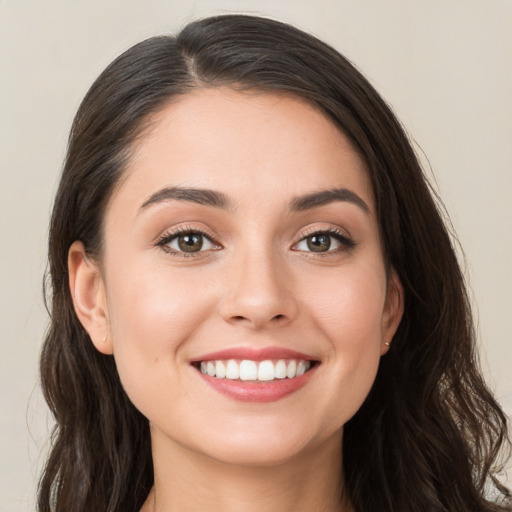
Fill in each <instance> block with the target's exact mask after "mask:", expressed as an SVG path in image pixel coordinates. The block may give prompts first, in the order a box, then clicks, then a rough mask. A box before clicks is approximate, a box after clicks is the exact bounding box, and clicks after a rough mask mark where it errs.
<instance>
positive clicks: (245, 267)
mask: <svg viewBox="0 0 512 512" xmlns="http://www.w3.org/2000/svg"><path fill="white" fill-rule="evenodd" d="M269 252H270V251H269ZM277 260H278V258H275V257H273V256H272V254H262V253H261V252H258V253H257V254H251V255H247V254H246V255H243V256H240V257H239V258H237V260H236V261H235V262H233V265H232V266H231V267H230V269H229V275H228V276H227V283H226V293H225V295H224V297H223V299H222V302H221V306H220V309H221V315H222V317H223V319H224V320H225V321H226V322H228V323H230V324H233V325H241V326H245V327H247V328H250V329H264V328H273V327H277V326H284V325H287V324H289V323H290V322H292V321H293V319H294V318H295V317H296V315H297V310H298V305H297V301H296V299H295V297H294V294H293V291H292V290H293V283H292V281H293V280H292V279H291V275H290V273H289V272H288V271H287V269H286V268H285V264H284V263H283V262H279V261H277Z"/></svg>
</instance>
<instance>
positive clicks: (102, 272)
mask: <svg viewBox="0 0 512 512" xmlns="http://www.w3.org/2000/svg"><path fill="white" fill-rule="evenodd" d="M152 121H153V122H152V124H151V128H150V129H149V130H148V131H147V132H146V133H145V134H144V135H143V137H142V138H141V139H140V140H139V142H138V145H137V147H136V151H135V153H134V156H133V158H132V159H131V161H130V163H129V165H128V169H127V171H126V174H125V176H124V177H123V179H122V181H121V182H120V183H119V184H118V186H117V188H116V190H115V191H114V194H113V195H112V197H111V199H110V202H109V204H108V207H107V211H106V215H105V219H104V222H105V243H104V251H103V255H102V261H101V262H94V261H92V260H91V259H90V258H89V257H87V256H86V255H85V252H84V248H83V246H82V244H81V243H80V242H75V244H73V246H72V247H71V249H70V252H69V270H70V288H71V292H72V295H73V299H74V303H75V309H76V311H77V314H78V316H79V318H80V320H81V322H82V323H83V325H84V327H85V328H86V329H87V331H88V332H89V334H90V336H91V339H92V342H93V343H94V344H95V346H96V347H97V349H98V350H99V351H101V352H103V353H105V354H113V355H114V357H115V360H116V364H117V367H118V371H119V374H120V377H121V380H122V383H123V386H124V387H125V389H126V392H127V394H128V396H129V397H130V399H131V400H132V401H133V403H134V404H135V405H136V407H137V408H139V410H140V411H141V412H142V413H143V414H144V415H145V416H146V417H147V418H148V419H149V421H150V425H151V437H152V447H153V459H154V466H155V486H154V489H153V490H152V492H151V494H150V496H149V497H148V501H147V503H146V506H145V509H147V510H159V511H178V510H187V511H196V510H201V511H203V512H204V511H205V510H224V511H236V510H244V511H253V510H254V511H256V510H258V511H259V510H262V509H265V510H279V511H283V512H286V511H291V510H294V511H302V510H304V511H306V510H308V511H310V510H325V511H334V510H338V511H339V510H344V511H348V510H351V508H350V504H349V503H348V502H347V501H346V500H344V499H343V498H340V497H339V489H340V488H342V486H343V475H342V472H341V442H342V436H343V425H344V424H345V423H346V422H347V421H348V420H349V419H350V418H351V417H352V416H353V414H354V413H355V412H356V411H357V410H358V408H359V407H360V406H361V404H362V402H363V401H364V399H365V397H366V396H367V394H368V392H369V390H370V388H371V386H372V384H373V382H374V379H375V375H376V372H377V368H378V364H379V360H380V358H381V357H382V356H383V355H384V354H385V353H386V351H387V350H388V346H387V345H386V344H387V343H390V342H391V340H392V337H393V335H394V333H395V331H396V328H397V327H398V324H399V322H400V319H401V316H402V300H401V294H402V289H401V285H400V282H399V281H398V279H397V277H396V275H395V274H394V272H393V271H392V270H391V271H387V269H386V266H385V263H384V259H383V254H382V247H381V240H380V236H379V227H378V222H377V218H376V214H375V201H374V197H373V191H372V186H371V182H370V180H369V177H368V174H367V171H366V168H365V165H364V162H363V160H362V159H361V157H360V156H359V155H358V153H357V152H356V151H355V150H354V148H353V147H352V145H351V144H350V142H349V141H348V139H347V138H346V137H345V136H344V135H343V134H342V133H341V132H340V131H339V129H338V128H337V127H335V126H334V124H333V123H332V122H331V121H330V120H328V119H327V118H326V117H325V116H324V115H323V114H321V113H319V112H318V111H317V110H316V109H315V108H314V107H312V106H311V105H309V104H307V103H306V102H304V101H302V100H300V99H297V98H293V97H289V96H284V95H275V94H262V93H254V92H249V93H247V92H246V93H241V92H234V91H231V90H229V89H223V88H219V89H200V90H196V91H195V92H193V93H191V94H189V95H187V96H184V97H182V98H180V99H179V100H175V101H174V102H173V103H172V104H170V105H168V106H167V107H166V108H165V109H164V110H163V111H161V112H160V113H159V114H158V115H157V116H155V118H154V119H153V120H152ZM177 186H179V187H193V188H201V189H209V190H214V191H218V192H221V193H222V194H224V195H225V196H226V197H227V198H228V200H229V202H230V207H229V208H218V207H213V206H207V205H203V204H198V203H196V202H192V201H184V200H176V199H175V200H163V201H156V202H152V203H151V204H149V205H147V206H145V207H142V205H143V204H144V203H146V202H147V201H148V198H150V197H151V196H152V195H154V194H155V193H157V192H158V191H160V190H162V189H164V188H166V187H177ZM340 188H343V189H348V190H350V191H351V192H352V193H353V194H356V195H357V196H358V197H359V198H360V199H361V200H362V201H364V203H365V204H366V205H367V210H366V209H365V208H363V207H361V205H360V204H356V203H354V202H352V201H339V200H337V201H332V202H330V203H328V204H324V205H322V206H319V207H314V208H308V209H306V210H304V211H291V210H290V203H291V202H292V201H293V200H294V198H296V197H298V196H303V195H307V194H311V193H314V192H318V191H324V190H332V189H340ZM179 227H181V228H184V229H187V230H191V229H192V230H195V231H201V232H205V233H206V235H207V236H208V237H209V239H211V241H212V242H211V243H209V242H208V241H207V239H205V241H204V245H203V248H205V250H202V251H200V252H197V253H193V254H192V256H190V257H183V256H182V255H181V253H178V252H176V250H177V249H176V248H177V247H179V246H178V245H177V241H178V240H177V239H174V241H173V242H171V243H170V244H167V246H165V247H164V246H161V245H158V240H161V239H162V235H163V234H165V233H168V232H169V231H172V230H174V229H176V228H179ZM327 229H335V230H337V231H338V232H339V233H341V234H342V235H343V236H344V237H347V238H349V239H350V240H352V241H353V243H354V244H355V245H354V246H353V247H348V246H345V245H344V244H343V243H340V242H337V240H336V239H335V238H331V239H329V240H330V242H331V247H330V248H329V250H327V251H326V252H312V251H311V250H310V246H308V245H307V240H308V239H307V237H308V236H311V234H312V233H314V232H319V231H320V232H321V231H325V230H327ZM310 240H311V239H310ZM240 346H244V347H246V346H248V347H267V346H279V347H285V348H289V349H292V350H297V351H300V352H303V353H306V354H309V355H311V356H312V357H313V358H314V359H316V360H318V361H319V362H320V364H319V365H318V367H317V368H316V371H315V374H314V375H313V376H312V378H311V379H310V380H309V381H308V383H307V385H306V386H304V387H303V388H301V389H300V390H298V391H296V392H295V393H292V394H291V395H288V396H287V397H285V398H283V399H281V400H278V401H276V402H270V403H248V402H240V401H237V400H233V399H232V398H229V397H226V396H224V395H221V394H220V393H218V392H217V391H215V390H213V389H212V388H210V387H209V386H207V385H206V384H205V383H204V381H203V380H202V379H201V377H200V375H199V373H198V371H197V370H196V369H195V368H194V367H193V366H191V364H190V361H191V360H192V359H193V358H194V357H198V356H200V355H203V354H206V353H209V352H214V351H217V350H222V349H226V348H230V347H240ZM262 489H265V492H262V491H261V490H262Z"/></svg>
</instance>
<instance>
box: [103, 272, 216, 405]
mask: <svg viewBox="0 0 512 512" xmlns="http://www.w3.org/2000/svg"><path fill="white" fill-rule="evenodd" d="M167 274H169V273H168V272H167ZM111 275H112V273H111ZM107 299H108V304H109V320H110V328H111V331H112V337H113V340H114V358H115V361H116V365H117V369H118V372H119V375H120V378H121V381H122V383H123V387H124V388H125V390H126V392H127V394H128V395H129V396H130V399H131V400H132V401H133V402H134V404H135V405H136V406H137V407H139V408H140V409H141V410H143V409H144V408H145V406H144V405H143V404H142V400H143V397H147V396H151V395H154V390H155V389H167V391H168V392H169V393H172V392H173V390H170V389H168V388H169V384H168V382H169V376H170V375H173V376H174V378H178V379H179V377H180V374H179V372H178V371H177V370H178V366H179V364H180V362H181V360H180V354H181V351H180V350H181V347H182V345H184V344H186V342H187V341H188V340H190V339H191V338H193V337H194V334H195V332H196V330H197V329H198V327H199V326H200V325H201V323H202V322H203V320H204V318H205V317H207V315H208V313H209V312H210V311H211V307H212V303H213V302H214V300H213V299H212V298H211V297H210V296H209V295H208V294H207V293H206V292H205V291H203V293H194V285H193V280H190V279H187V278H186V277H185V278H181V277H180V278H178V279H177V278H176V275H174V276H171V275H166V272H162V270H161V269H158V268H155V269H151V268H150V267H145V269H144V272H141V271H139V272H138V273H137V272H134V273H132V274H131V275H115V276H114V277H113V278H112V279H111V281H109V287H108V293H107ZM143 412H144V410H143Z"/></svg>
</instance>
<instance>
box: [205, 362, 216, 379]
mask: <svg viewBox="0 0 512 512" xmlns="http://www.w3.org/2000/svg"><path fill="white" fill-rule="evenodd" d="M206 373H208V375H211V376H212V377H215V363H214V362H213V361H208V362H207V363H206Z"/></svg>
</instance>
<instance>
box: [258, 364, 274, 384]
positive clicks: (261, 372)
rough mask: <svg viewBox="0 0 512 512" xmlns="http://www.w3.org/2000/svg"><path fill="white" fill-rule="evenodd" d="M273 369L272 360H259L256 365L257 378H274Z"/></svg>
mask: <svg viewBox="0 0 512 512" xmlns="http://www.w3.org/2000/svg"><path fill="white" fill-rule="evenodd" d="M274 376H275V370H274V363H272V361H261V363H260V365H259V366H258V380H274Z"/></svg>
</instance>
